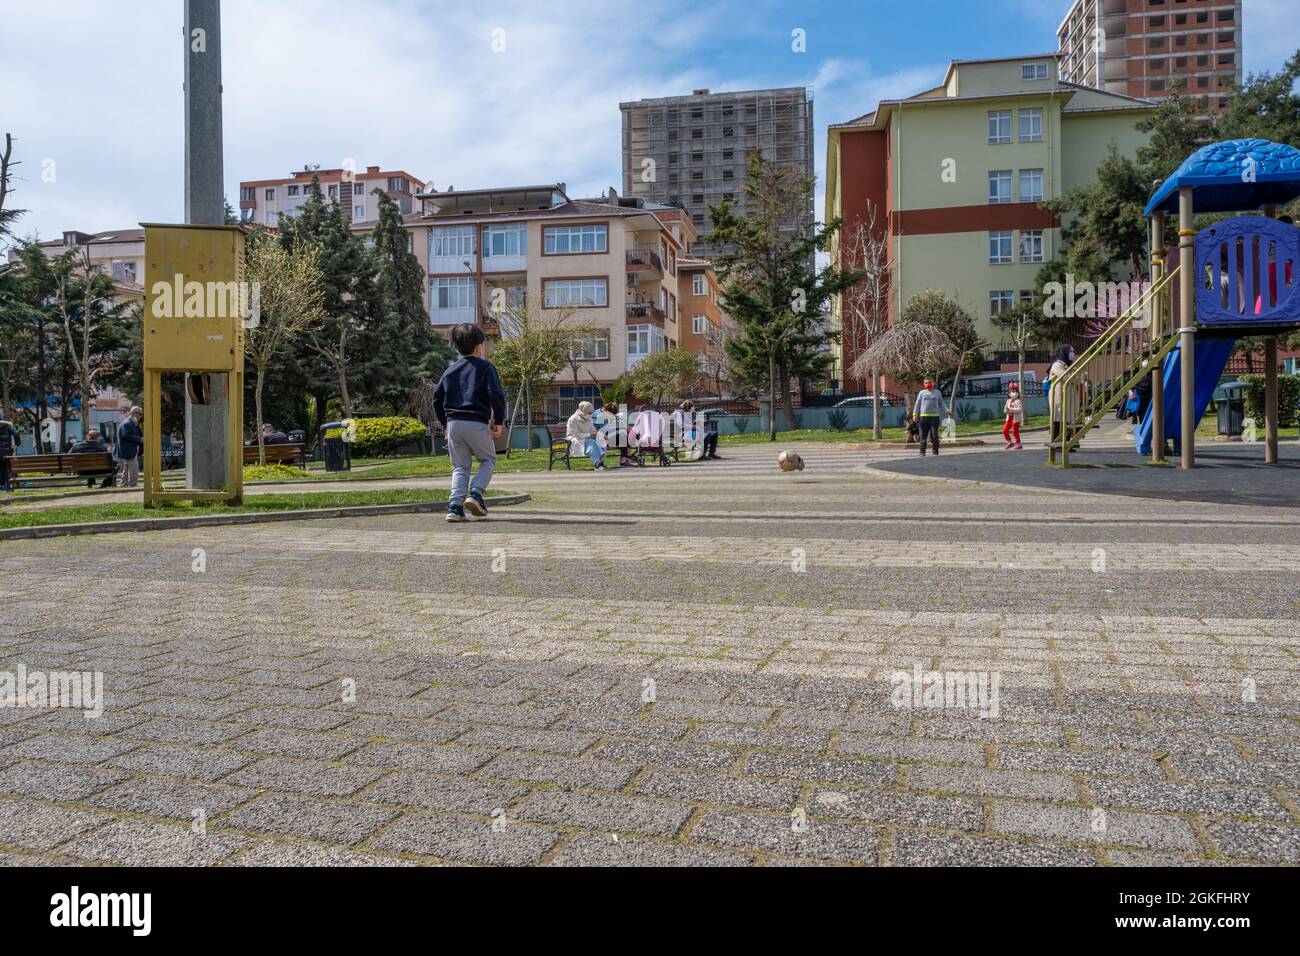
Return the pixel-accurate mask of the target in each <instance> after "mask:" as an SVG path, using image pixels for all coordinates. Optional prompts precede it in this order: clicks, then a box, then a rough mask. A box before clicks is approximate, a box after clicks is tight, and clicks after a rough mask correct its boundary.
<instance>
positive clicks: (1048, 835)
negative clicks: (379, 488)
mask: <svg viewBox="0 0 1300 956" xmlns="http://www.w3.org/2000/svg"><path fill="white" fill-rule="evenodd" d="M800 452H801V453H802V454H803V455H804V457H805V459H806V460H807V462H808V468H807V470H806V471H804V472H802V473H795V474H783V473H781V472H779V471H778V470H777V469H776V467H775V465H774V464H773V458H774V453H773V451H772V449H770V448H747V449H734V450H731V451H730V452H729V453H728V457H727V460H726V461H724V462H721V463H710V464H708V465H691V466H675V467H673V468H669V469H659V468H654V467H651V468H646V469H644V470H636V471H625V472H619V473H615V474H610V475H596V474H590V473H572V474H562V473H552V474H539V475H510V476H503V480H502V481H501V484H502V485H503V486H504V487H508V488H511V489H514V490H527V491H530V492H532V493H533V494H534V495H535V496H536V501H535V502H534V503H533V504H531V505H528V506H524V507H520V508H514V509H509V510H507V509H501V510H500V511H498V512H497V513H494V514H493V515H492V517H491V518H490V519H489V521H488V523H476V524H473V525H461V526H448V525H445V524H444V523H443V522H442V521H441V519H440V518H437V517H434V516H423V515H421V516H409V515H408V516H399V517H391V518H378V519H376V518H367V519H355V520H349V521H345V522H335V523H332V524H328V525H327V524H324V523H320V522H300V523H286V524H282V525H276V526H265V527H258V526H249V527H231V528H210V529H195V530H190V531H167V532H150V533H142V534H121V535H111V536H97V537H85V538H61V539H53V540H41V541H30V542H28V541H23V542H6V543H4V544H0V581H3V595H2V596H0V670H8V671H14V670H16V669H17V667H18V666H19V665H20V664H21V665H23V666H25V667H26V668H28V669H29V670H35V669H64V670H99V671H102V672H103V675H104V688H105V694H106V697H107V705H106V708H105V711H104V714H103V716H102V717H100V718H98V719H93V720H88V719H86V718H85V717H84V716H82V715H81V714H80V713H77V712H74V711H69V710H48V709H45V710H42V709H35V708H13V707H6V708H0V862H3V863H5V864H13V865H17V864H23V863H31V862H41V861H46V862H49V861H54V862H64V863H91V864H94V863H119V864H143V863H183V864H222V865H238V864H248V865H267V864H291V863H293V864H317V863H321V864H340V865H348V864H357V865H365V864H392V863H395V862H396V863H408V862H409V863H453V864H455V863H471V864H472V863H485V864H533V863H546V864H554V865H583V864H619V865H634V864H672V865H714V864H763V865H783V864H809V863H832V864H886V865H899V866H924V865H944V864H984V865H1016V864H1055V865H1126V864H1149V863H1185V864H1191V865H1204V864H1207V863H1232V864H1238V863H1268V864H1281V863H1296V862H1300V688H1298V686H1297V677H1298V676H1300V604H1298V603H1297V600H1296V592H1295V578H1296V571H1297V569H1298V568H1300V548H1297V546H1296V532H1297V528H1298V527H1300V510H1296V509H1289V508H1254V507H1240V506H1226V507H1225V506H1212V505H1208V504H1202V503H1198V502H1186V503H1178V502H1153V501H1150V500H1140V499H1134V498H1125V497H1118V496H1113V495H1108V496H1099V495H1084V494H1075V493H1063V492H1056V491H1050V490H1042V489H1033V490H1030V489H1023V488H1013V487H1005V486H1000V485H999V486H990V485H987V484H976V483H974V482H952V481H946V480H936V479H934V478H931V477H924V476H915V475H903V476H899V475H891V474H889V473H888V472H886V471H882V470H879V469H877V468H872V467H866V465H867V464H872V465H881V464H884V465H888V461H887V459H888V458H889V456H888V455H885V454H882V455H875V456H868V455H863V454H860V453H852V454H850V453H846V452H843V451H838V450H836V449H834V448H830V447H824V446H801V447H800ZM965 454H970V455H972V456H973V455H982V456H986V457H987V458H988V459H989V461H993V460H995V458H996V456H999V455H1001V454H1002V453H1001V452H1000V451H997V452H989V451H981V452H971V453H965ZM944 460H946V459H944ZM997 460H1000V459H997ZM931 463H932V464H934V462H933V460H931ZM1177 477H1178V476H1177V475H1176V474H1171V475H1169V477H1168V480H1169V481H1170V482H1171V483H1172V482H1174V481H1176V480H1177ZM198 548H201V549H203V551H204V554H205V557H206V562H207V563H206V571H205V572H203V573H196V572H195V571H194V570H193V563H194V560H195V558H194V549H198ZM494 566H495V569H496V570H494ZM800 567H802V568H804V570H802V571H800V570H797V569H798V568H800ZM914 666H919V667H920V668H922V669H923V670H929V669H935V670H940V671H942V672H944V673H945V674H953V673H954V672H958V671H971V672H986V673H988V674H991V675H996V676H997V677H998V679H999V680H1000V687H999V697H998V699H997V708H996V709H997V713H996V716H989V717H987V718H982V717H980V716H979V715H978V712H977V711H976V710H973V709H969V708H963V707H956V706H954V707H943V708H937V707H926V706H907V707H901V708H900V707H895V706H894V702H893V700H892V699H891V684H890V675H891V673H892V672H894V671H896V670H903V671H907V672H909V673H910V672H912V671H913V668H914ZM651 682H653V683H651ZM1252 691H1253V693H1252ZM353 692H354V696H355V699H352V698H353ZM647 698H652V699H647ZM989 703H992V701H990V702H989ZM200 811H201V819H202V820H203V821H205V832H204V833H197V832H195V830H196V827H195V826H194V821H195V819H196V817H199V815H200ZM197 829H204V828H197Z"/></svg>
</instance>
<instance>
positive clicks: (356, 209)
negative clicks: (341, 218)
mask: <svg viewBox="0 0 1300 956" xmlns="http://www.w3.org/2000/svg"><path fill="white" fill-rule="evenodd" d="M352 218H353V219H365V218H366V206H365V203H361V204H359V205H356V206H353V207H352Z"/></svg>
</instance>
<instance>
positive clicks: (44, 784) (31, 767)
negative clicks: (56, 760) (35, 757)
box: [0, 760, 131, 802]
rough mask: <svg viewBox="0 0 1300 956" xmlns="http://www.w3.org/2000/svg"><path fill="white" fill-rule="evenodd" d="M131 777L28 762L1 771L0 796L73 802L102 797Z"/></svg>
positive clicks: (100, 768)
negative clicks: (89, 797)
mask: <svg viewBox="0 0 1300 956" xmlns="http://www.w3.org/2000/svg"><path fill="white" fill-rule="evenodd" d="M130 776H131V775H130V774H129V773H125V772H123V771H121V770H110V769H107V768H103V767H96V768H90V767H67V766H61V765H58V764H40V763H34V762H32V761H30V760H27V761H23V762H22V763H20V764H15V765H12V766H9V767H6V768H5V769H3V770H0V793H12V794H15V795H17V796H23V797H35V798H37V799H39V800H53V801H63V802H71V801H74V800H80V799H82V798H83V797H88V796H90V795H91V794H92V793H99V792H100V791H101V790H105V789H107V788H109V787H111V786H113V784H115V783H121V782H122V781H123V780H126V779H127V778H128V777H130Z"/></svg>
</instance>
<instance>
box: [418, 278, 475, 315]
mask: <svg viewBox="0 0 1300 956" xmlns="http://www.w3.org/2000/svg"><path fill="white" fill-rule="evenodd" d="M429 289H430V293H431V294H430V296H429V302H430V305H431V307H432V308H433V310H434V311H435V312H436V311H440V310H442V309H472V308H474V279H473V277H471V276H465V277H463V278H454V279H433V280H431V281H430V283H429Z"/></svg>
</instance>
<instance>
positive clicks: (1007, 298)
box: [989, 289, 1016, 318]
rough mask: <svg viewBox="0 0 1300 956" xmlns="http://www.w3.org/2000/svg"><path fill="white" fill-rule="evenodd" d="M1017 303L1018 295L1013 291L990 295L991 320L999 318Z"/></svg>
mask: <svg viewBox="0 0 1300 956" xmlns="http://www.w3.org/2000/svg"><path fill="white" fill-rule="evenodd" d="M1015 303H1016V294H1015V292H1013V291H1012V290H1011V289H1001V290H998V291H997V292H990V293H989V318H997V317H998V316H999V315H1001V314H1002V313H1003V312H1006V311H1008V310H1009V309H1011V307H1012V306H1014V305H1015Z"/></svg>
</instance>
